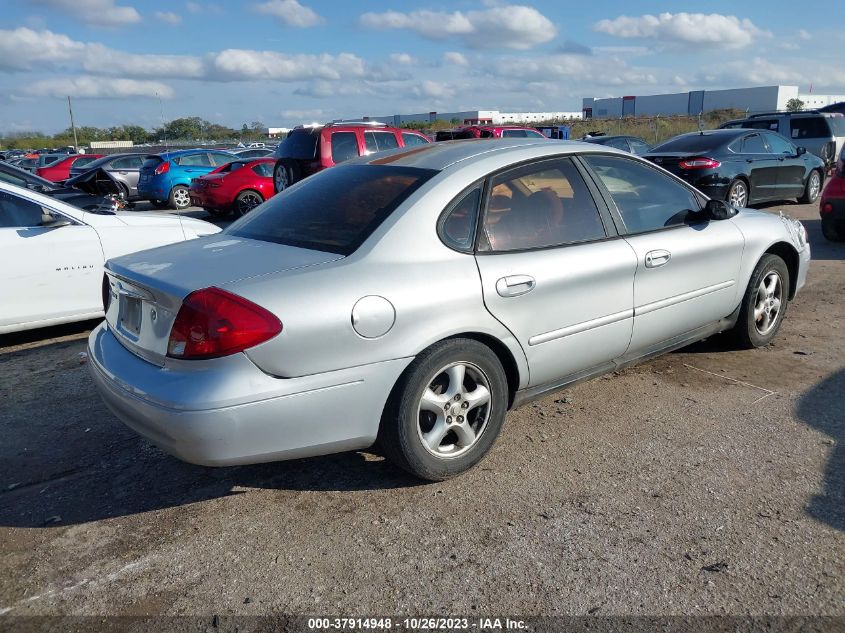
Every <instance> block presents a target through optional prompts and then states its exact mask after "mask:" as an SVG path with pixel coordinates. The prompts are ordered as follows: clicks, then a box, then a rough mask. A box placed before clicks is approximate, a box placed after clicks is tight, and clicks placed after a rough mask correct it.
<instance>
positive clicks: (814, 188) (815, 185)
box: [807, 171, 822, 202]
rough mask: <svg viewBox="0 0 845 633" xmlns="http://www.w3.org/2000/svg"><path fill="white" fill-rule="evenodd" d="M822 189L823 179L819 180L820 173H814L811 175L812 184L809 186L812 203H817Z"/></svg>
mask: <svg viewBox="0 0 845 633" xmlns="http://www.w3.org/2000/svg"><path fill="white" fill-rule="evenodd" d="M821 188H822V183H821V178H819V172H817V171H814V172H813V173H812V174H810V184H809V185H808V186H807V190H808V193H809V196H808V197H809V199H810V202H815V200H816V198H818V197H819V191H820V190H821Z"/></svg>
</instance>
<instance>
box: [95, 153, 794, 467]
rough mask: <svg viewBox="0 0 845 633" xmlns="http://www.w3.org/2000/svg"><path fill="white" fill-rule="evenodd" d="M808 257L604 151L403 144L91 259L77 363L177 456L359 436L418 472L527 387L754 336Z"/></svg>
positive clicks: (772, 319)
mask: <svg viewBox="0 0 845 633" xmlns="http://www.w3.org/2000/svg"><path fill="white" fill-rule="evenodd" d="M809 260H810V249H809V246H808V245H807V235H806V232H805V231H804V228H803V226H802V225H801V224H800V223H799V222H797V221H794V220H791V219H789V218H786V217H783V216H777V215H773V214H768V213H761V212H758V211H754V210H751V209H734V208H732V207H730V206H729V205H727V204H726V203H724V202H722V201H718V200H708V199H707V198H706V197H705V196H704V195H702V194H701V193H699V192H698V191H696V190H695V189H693V188H691V187H690V186H688V185H687V184H686V183H684V182H682V181H681V180H680V179H678V178H676V177H674V176H673V175H671V174H669V173H668V172H666V171H664V170H662V169H660V168H659V167H656V166H655V165H653V164H650V163H648V162H646V161H644V160H642V159H639V158H638V157H636V156H632V155H630V154H626V153H622V152H618V151H616V150H613V149H610V148H606V147H602V146H599V145H594V144H582V143H570V142H549V141H547V140H540V141H534V140H529V139H502V140H496V141H490V140H484V141H455V142H447V143H437V144H431V145H427V146H424V147H414V148H411V149H408V148H402V149H399V150H395V151H392V152H386V153H380V154H376V155H372V156H367V157H363V158H361V159H359V160H357V161H352V162H350V163H348V164H345V165H342V166H338V167H333V168H332V169H328V170H325V171H323V172H321V173H319V174H317V175H315V176H312V177H310V178H307V179H305V180H303V181H302V182H300V183H297V184H296V185H295V186H293V187H290V188H289V189H287V190H285V191H284V192H283V193H281V194H280V195H278V196H276V197H274V198H272V199H270V200H269V201H268V202H266V203H264V204H263V205H261V206H260V207H258V208H256V209H255V210H253V211H252V212H251V213H250V214H249V215H247V216H245V217H244V218H242V219H240V220H239V221H237V222H235V223H234V224H232V225H231V226H230V227H229V228H228V229H226V230H225V231H224V232H223V233H221V234H218V235H215V236H212V237H207V238H203V239H199V240H194V241H192V242H186V243H184V244H177V245H173V246H167V247H163V248H158V249H155V250H151V251H146V252H143V253H139V254H137V255H129V256H126V257H121V258H117V259H113V260H111V261H109V262H108V263H107V265H106V277H105V280H104V300H105V302H106V305H105V310H106V322H105V323H103V324H102V325H101V326H100V327H98V328H97V329H96V330H95V331H94V332H92V334H91V337H90V340H89V355H90V359H91V362H90V367H91V371H92V373H93V376H94V379H95V381H96V384H97V386H98V388H99V391H100V393H101V394H102V396H103V398H104V399H105V402H106V403H107V405H108V406H109V407H110V408H111V410H112V411H113V412H114V413H115V414H116V415H117V416H118V417H119V418H121V419H122V420H123V421H124V422H125V423H126V424H127V425H129V426H130V427H132V428H133V429H135V430H136V431H137V432H138V433H140V434H142V435H144V436H146V437H147V438H149V439H150V440H152V441H153V442H154V443H155V444H157V445H158V446H160V447H161V448H163V449H164V450H166V451H169V452H170V453H172V454H174V455H176V456H178V457H180V458H181V459H184V460H186V461H189V462H194V463H198V464H206V465H227V464H248V463H254V462H264V461H272V460H281V459H289V458H295V457H303V456H309V455H319V454H325V453H331V452H336V451H345V450H353V449H363V448H366V447H368V446H370V445H372V444H373V443H374V442H375V441H376V439H379V440H380V444H381V446H382V448H383V450H384V451H385V453H386V454H387V455H388V456H389V457H390V458H391V459H392V460H393V461H394V462H395V463H396V464H398V465H399V466H401V467H402V468H404V469H406V470H408V471H409V472H411V473H413V474H414V475H417V476H419V477H422V478H426V479H431V480H439V479H444V478H447V477H450V476H453V475H456V474H458V473H461V472H463V471H465V470H467V469H469V468H470V467H472V466H473V465H474V464H476V463H477V462H478V461H479V460H481V459H482V458H483V457H484V455H485V454H486V453H487V452H488V451H489V450H490V448H491V447H492V445H493V443H494V442H495V440H496V437H497V436H498V434H499V431H500V429H501V427H502V424H503V422H504V419H505V415H506V413H507V411H508V410H509V409H511V408H513V407H516V406H519V405H520V404H523V403H525V402H527V401H529V400H531V399H534V398H537V397H540V396H543V395H545V394H547V393H549V392H552V391H555V390H558V389H561V388H563V387H565V386H566V385H569V384H572V383H574V382H577V381H580V380H584V379H586V378H590V377H593V376H597V375H599V374H603V373H606V372H610V371H613V370H616V369H619V368H620V367H624V366H627V365H630V364H632V363H635V362H638V361H641V360H644V359H647V358H650V357H653V356H655V355H657V354H661V353H664V352H668V351H670V350H673V349H676V348H679V347H682V346H684V345H688V344H690V343H692V342H695V341H698V340H701V339H703V338H705V337H708V336H711V335H713V334H716V333H717V332H722V331H730V334H731V336H733V339H734V340H735V341H736V343H737V345H739V346H741V347H745V348H753V347H760V346H763V345H767V344H768V343H769V342H770V341H771V340H772V338H773V337H774V336H775V334H776V333H777V331H778V329H779V328H780V326H781V323H782V321H783V318H784V315H785V313H786V306H787V302H788V301H790V300H791V299H792V298H793V297H794V296H795V294H796V292H797V291H798V290H800V288H801V287H802V286H803V285H804V281H805V278H806V274H807V267H808V263H809Z"/></svg>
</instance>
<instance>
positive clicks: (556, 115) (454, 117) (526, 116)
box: [363, 110, 581, 127]
mask: <svg viewBox="0 0 845 633" xmlns="http://www.w3.org/2000/svg"><path fill="white" fill-rule="evenodd" d="M580 118H581V113H580V112H499V111H498V110H464V111H462V112H417V113H413V114H392V115H386V116H365V117H363V120H364V121H379V122H380V123H386V124H388V125H394V126H397V127H398V126H399V125H402V124H403V123H434V122H435V121H446V122H447V123H455V124H456V125H475V124H489V125H503V124H507V123H525V124H536V123H539V122H540V121H552V120H566V119H580Z"/></svg>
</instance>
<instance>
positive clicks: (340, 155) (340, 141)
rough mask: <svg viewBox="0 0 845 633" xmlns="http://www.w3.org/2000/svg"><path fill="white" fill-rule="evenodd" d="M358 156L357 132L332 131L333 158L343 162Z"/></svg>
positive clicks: (336, 161)
mask: <svg viewBox="0 0 845 633" xmlns="http://www.w3.org/2000/svg"><path fill="white" fill-rule="evenodd" d="M356 156H358V138H357V136H356V134H355V132H332V160H333V161H334V162H335V163H342V162H343V161H345V160H349V159H350V158H355V157H356Z"/></svg>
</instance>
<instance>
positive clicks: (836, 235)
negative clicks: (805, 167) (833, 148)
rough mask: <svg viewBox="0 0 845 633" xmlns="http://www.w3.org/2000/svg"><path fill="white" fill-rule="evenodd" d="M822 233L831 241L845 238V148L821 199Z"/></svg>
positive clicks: (839, 240)
mask: <svg viewBox="0 0 845 633" xmlns="http://www.w3.org/2000/svg"><path fill="white" fill-rule="evenodd" d="M819 215H820V216H821V219H822V233H823V234H824V236H825V238H826V239H828V240H830V241H831V242H842V241H843V240H845V148H843V149H842V153H840V154H839V160H837V161H836V167H834V168H833V177H832V178H831V179H830V180H828V181H827V185H826V186H825V188H824V191H822V197H821V199H820V200H819Z"/></svg>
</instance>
